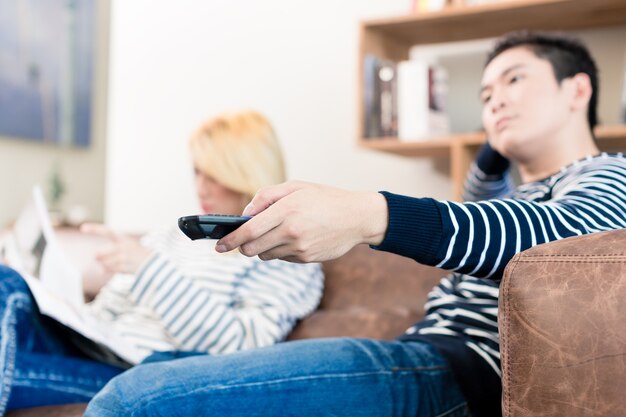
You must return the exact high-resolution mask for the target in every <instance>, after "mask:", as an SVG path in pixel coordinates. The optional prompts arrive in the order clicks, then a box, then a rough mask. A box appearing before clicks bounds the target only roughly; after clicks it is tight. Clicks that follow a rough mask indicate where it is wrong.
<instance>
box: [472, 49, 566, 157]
mask: <svg viewBox="0 0 626 417" xmlns="http://www.w3.org/2000/svg"><path fill="white" fill-rule="evenodd" d="M480 97H481V101H482V103H483V112H482V119H483V126H484V128H485V130H486V132H487V135H488V138H489V141H490V143H491V145H492V147H493V148H494V149H496V150H497V151H498V152H500V153H501V154H503V155H504V156H506V157H508V158H512V159H515V160H518V161H527V160H529V159H531V158H533V157H535V156H536V155H538V153H540V152H542V150H543V149H544V148H545V145H546V144H547V142H549V141H550V140H551V138H553V137H555V136H556V134H558V132H559V129H561V128H562V127H563V126H564V125H565V124H566V123H567V121H568V117H569V116H570V111H569V109H570V106H569V102H568V95H567V94H564V92H563V91H562V88H561V86H560V85H559V83H558V82H557V80H556V78H555V75H554V71H553V69H552V66H551V65H550V63H549V62H548V61H547V60H544V59H541V58H538V57H537V56H536V55H535V54H534V53H533V52H532V51H531V50H529V49H528V48H526V47H524V46H520V47H515V48H512V49H509V50H507V51H505V52H503V53H501V54H500V55H498V56H497V57H496V58H495V59H494V60H493V61H491V62H490V63H489V65H488V66H487V67H486V68H485V71H484V73H483V79H482V85H481V92H480Z"/></svg>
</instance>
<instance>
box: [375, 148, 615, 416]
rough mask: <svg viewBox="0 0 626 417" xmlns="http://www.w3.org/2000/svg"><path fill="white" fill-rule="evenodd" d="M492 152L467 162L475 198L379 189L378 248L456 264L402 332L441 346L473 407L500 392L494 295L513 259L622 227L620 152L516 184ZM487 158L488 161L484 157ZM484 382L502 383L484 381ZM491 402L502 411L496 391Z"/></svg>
mask: <svg viewBox="0 0 626 417" xmlns="http://www.w3.org/2000/svg"><path fill="white" fill-rule="evenodd" d="M490 153H491V154H493V153H494V151H492V150H490V148H488V147H486V150H483V151H482V155H481V156H482V157H479V159H478V163H477V164H476V163H475V164H474V165H473V167H472V168H471V170H470V174H469V178H468V180H467V183H466V197H467V198H468V199H469V200H475V201H467V202H465V203H455V202H450V201H436V200H433V199H428V198H424V199H416V198H409V197H404V196H399V195H395V194H391V193H386V192H383V194H384V196H385V197H386V199H387V202H388V206H389V227H388V231H387V235H386V237H385V241H384V242H383V243H382V244H381V245H380V246H379V247H377V249H381V250H386V251H390V252H394V253H398V254H400V255H404V256H408V257H411V258H413V259H415V260H416V261H418V262H420V263H423V264H427V265H432V266H437V267H440V268H442V269H446V270H450V271H453V272H452V274H450V275H449V276H447V277H445V278H444V279H442V280H441V282H440V283H439V285H438V286H436V287H435V288H434V289H433V290H432V291H431V293H430V294H429V298H428V302H427V304H426V316H425V317H424V319H423V320H422V321H421V322H419V323H416V324H415V325H414V326H412V327H411V328H409V329H408V330H407V332H406V334H405V335H404V336H403V337H402V338H401V339H403V340H428V341H429V342H430V343H432V344H434V345H436V347H438V348H439V350H440V351H441V353H442V354H443V355H444V356H446V358H447V359H448V360H449V362H450V363H451V366H452V368H453V369H454V371H455V374H456V375H457V379H459V383H460V385H461V389H463V390H464V393H465V394H466V396H467V397H469V398H468V400H469V401H470V407H472V402H474V412H475V413H476V410H477V409H478V408H477V406H476V404H477V403H484V402H485V398H486V397H493V396H498V395H499V392H500V390H499V384H500V381H499V377H500V352H499V337H498V327H497V315H498V294H499V284H500V278H501V276H502V273H503V271H504V268H505V266H506V265H507V263H508V261H509V260H510V259H511V258H512V257H513V255H515V254H516V253H518V252H521V251H523V250H525V249H528V248H530V247H533V246H535V245H538V244H542V243H545V242H550V241H554V240H558V239H562V238H566V237H570V236H576V235H583V234H587V233H593V232H600V231H605V230H613V229H621V228H626V157H624V155H623V154H621V153H620V154H612V155H610V154H606V153H602V154H600V155H598V156H593V157H591V156H590V157H587V158H584V159H582V160H579V161H576V162H574V163H572V164H570V165H568V166H566V167H564V168H563V169H561V170H560V172H558V173H556V174H554V175H552V176H550V177H548V178H546V179H544V180H541V181H536V182H531V183H527V184H523V185H521V186H519V187H517V188H516V189H513V187H512V181H511V180H510V178H509V175H508V173H507V172H506V171H505V172H502V170H503V169H504V170H506V168H507V166H508V165H506V164H504V163H502V160H501V161H500V165H499V167H498V169H495V170H494V169H493V166H494V162H493V161H494V160H497V159H498V158H497V156H496V157H494V156H493V155H489V154H490ZM490 158H491V166H490V165H489V164H488V163H487V164H485V161H486V160H489V159H490ZM500 158H501V157H500ZM481 161H482V165H486V167H485V168H482V167H481ZM495 165H497V164H495ZM481 168H482V169H481ZM477 359H478V360H477ZM476 373H483V374H486V375H477V374H476ZM490 377H493V378H490ZM486 381H491V382H490V383H492V384H497V385H498V387H497V389H496V387H485V386H481V384H485V383H486ZM493 400H494V398H491V399H490V400H489V401H491V402H493ZM495 405H496V407H497V409H499V396H498V397H496V398H495ZM494 410H496V408H493V409H492V410H491V411H488V412H486V413H483V414H485V415H486V414H488V413H490V412H495V411H494ZM477 414H479V415H480V414H481V413H477ZM492 415H493V414H492Z"/></svg>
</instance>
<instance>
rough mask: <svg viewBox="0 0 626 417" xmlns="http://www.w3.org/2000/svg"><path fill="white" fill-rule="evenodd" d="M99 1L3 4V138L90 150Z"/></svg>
mask: <svg viewBox="0 0 626 417" xmlns="http://www.w3.org/2000/svg"><path fill="white" fill-rule="evenodd" d="M97 1H98V0H3V1H1V2H0V137H9V138H16V139H20V140H27V141H33V142H41V143H50V144H58V145H64V146H76V147H87V146H89V144H90V142H91V135H92V106H93V84H94V83H93V73H94V57H95V51H94V49H95V46H96V11H97V7H96V6H97V5H96V2H97Z"/></svg>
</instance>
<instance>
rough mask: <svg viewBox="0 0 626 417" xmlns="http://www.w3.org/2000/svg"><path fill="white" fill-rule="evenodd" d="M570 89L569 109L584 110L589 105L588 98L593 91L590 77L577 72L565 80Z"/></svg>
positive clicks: (589, 98)
mask: <svg viewBox="0 0 626 417" xmlns="http://www.w3.org/2000/svg"><path fill="white" fill-rule="evenodd" d="M564 81H567V82H568V84H569V85H568V88H569V89H570V106H571V107H570V108H571V110H574V111H576V110H581V109H582V110H585V109H587V107H588V106H589V100H591V95H592V93H593V88H592V87H591V79H590V78H589V75H587V74H585V73H584V72H579V73H578V74H576V75H574V76H573V77H571V78H568V79H567V80H564Z"/></svg>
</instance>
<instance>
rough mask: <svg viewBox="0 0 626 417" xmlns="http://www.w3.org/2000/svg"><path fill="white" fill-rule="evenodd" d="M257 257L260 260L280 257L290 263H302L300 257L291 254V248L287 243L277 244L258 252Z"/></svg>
mask: <svg viewBox="0 0 626 417" xmlns="http://www.w3.org/2000/svg"><path fill="white" fill-rule="evenodd" d="M259 259H260V260H262V261H271V260H272V259H281V260H283V261H287V262H292V263H304V261H303V260H302V259H300V258H299V257H298V256H297V255H294V254H293V249H292V248H291V247H290V246H289V245H281V246H277V247H275V248H272V249H271V250H269V251H266V252H262V253H259Z"/></svg>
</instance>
